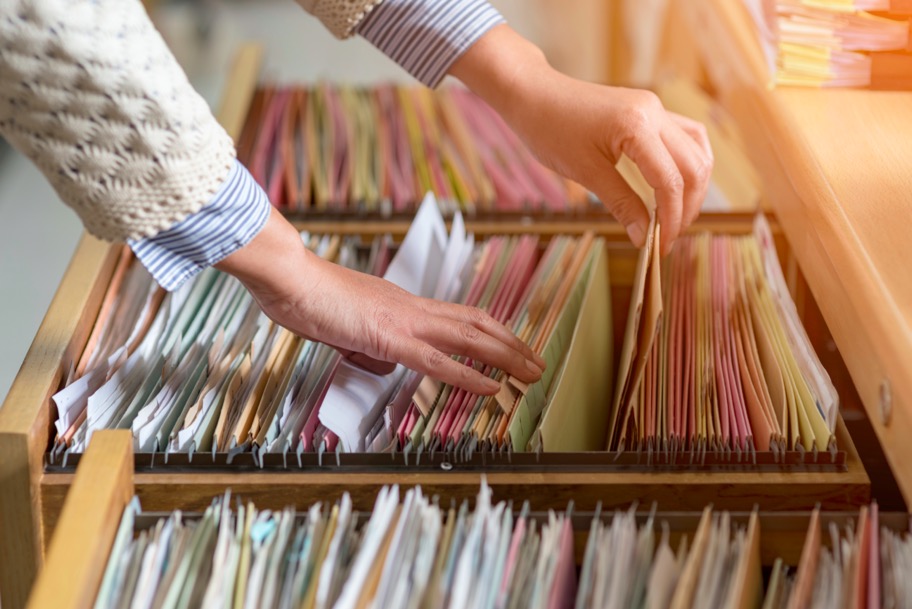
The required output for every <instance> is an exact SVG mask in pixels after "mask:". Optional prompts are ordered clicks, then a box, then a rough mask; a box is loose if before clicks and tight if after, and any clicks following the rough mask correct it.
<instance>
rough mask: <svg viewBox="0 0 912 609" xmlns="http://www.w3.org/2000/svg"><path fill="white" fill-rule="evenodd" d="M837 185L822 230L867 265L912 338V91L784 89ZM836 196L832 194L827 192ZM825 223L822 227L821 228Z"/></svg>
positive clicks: (788, 106) (825, 205)
mask: <svg viewBox="0 0 912 609" xmlns="http://www.w3.org/2000/svg"><path fill="white" fill-rule="evenodd" d="M773 95H774V96H775V97H776V98H777V99H778V100H779V101H780V102H781V106H782V107H783V108H784V109H785V110H786V111H787V112H788V114H789V115H790V116H791V118H792V119H793V124H794V125H799V126H800V129H801V136H802V139H803V140H804V141H805V143H806V145H807V146H808V147H809V148H810V151H811V152H812V153H813V154H812V158H813V159H814V160H815V162H816V163H817V164H818V165H819V169H820V172H821V174H822V176H823V177H824V178H825V180H826V183H827V185H828V187H829V189H830V190H831V192H830V193H821V198H820V202H821V205H820V206H819V209H817V210H816V212H817V213H819V214H821V215H822V216H828V217H826V218H821V219H822V220H826V221H825V222H821V223H816V225H815V229H816V230H826V227H828V226H829V227H834V230H841V229H843V228H844V229H846V233H845V234H840V235H837V236H838V237H839V239H838V240H832V241H830V243H839V244H840V245H841V246H842V247H844V248H846V249H847V250H850V251H851V252H852V253H853V255H855V256H857V257H859V258H863V259H864V258H866V259H867V260H861V261H860V262H862V263H863V264H865V266H867V267H868V268H869V269H870V270H871V273H872V274H873V276H872V278H871V279H872V282H873V285H874V286H876V289H877V292H876V293H875V294H871V295H870V296H872V297H877V298H881V299H882V303H883V305H884V306H891V307H893V308H894V311H893V313H894V315H893V317H894V319H896V320H901V323H902V324H903V327H902V328H901V329H900V328H897V329H896V330H897V331H900V330H901V331H903V332H904V333H905V334H906V335H907V336H909V340H910V342H912V270H910V265H912V239H910V238H909V233H910V227H912V93H910V92H891V91H853V90H815V89H787V88H781V89H777V90H776V91H775V92H774V93H773ZM827 195H829V196H827ZM821 227H822V228H821Z"/></svg>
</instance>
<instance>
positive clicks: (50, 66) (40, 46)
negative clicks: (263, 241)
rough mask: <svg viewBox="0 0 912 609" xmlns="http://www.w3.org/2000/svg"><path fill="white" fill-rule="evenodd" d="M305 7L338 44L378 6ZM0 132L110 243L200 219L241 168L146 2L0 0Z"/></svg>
mask: <svg viewBox="0 0 912 609" xmlns="http://www.w3.org/2000/svg"><path fill="white" fill-rule="evenodd" d="M299 2H300V3H301V4H302V5H303V6H304V8H305V9H307V10H308V11H309V12H311V13H313V14H316V15H318V16H320V17H321V19H322V20H323V22H324V23H325V24H326V25H327V27H328V28H330V30H331V31H332V32H333V33H334V34H335V35H337V36H339V37H345V36H348V35H351V33H352V31H353V30H354V28H355V26H356V25H357V24H358V22H359V21H360V20H361V19H362V18H363V17H364V15H366V14H367V12H369V11H370V9H371V8H372V7H373V6H374V5H375V4H377V0H299ZM0 134H2V135H3V136H4V137H5V138H7V140H9V142H10V143H11V144H12V145H13V146H15V147H16V148H17V149H19V150H20V151H21V152H23V153H24V154H25V155H27V156H28V157H30V158H31V159H32V160H33V161H34V162H35V164H36V165H38V167H39V168H40V169H41V170H42V172H43V173H44V175H45V176H46V177H47V178H48V180H49V181H50V182H51V184H53V186H54V188H55V189H56V191H57V193H58V194H59V196H60V198H61V199H63V201H64V202H65V203H66V204H67V205H69V206H70V207H72V208H73V209H74V210H75V211H76V213H77V214H78V215H79V217H80V218H81V219H82V222H83V224H85V227H86V229H87V230H88V231H89V232H90V233H92V234H93V235H96V236H97V237H100V238H102V239H107V240H124V239H138V238H143V237H149V236H152V235H154V234H156V233H158V232H160V231H162V230H164V229H166V228H168V227H170V226H172V225H173V224H175V223H177V222H179V221H181V220H182V219H184V218H185V217H187V216H188V215H190V214H192V213H194V212H196V211H198V210H199V209H200V208H201V207H202V206H203V205H205V204H206V203H207V202H208V201H209V200H210V199H211V197H212V196H213V195H214V194H215V192H216V190H217V189H218V187H219V186H220V185H221V183H222V182H223V181H224V180H225V178H226V177H227V175H228V171H229V169H230V168H231V165H232V163H233V159H234V145H233V143H232V141H231V138H229V137H228V135H227V134H226V133H225V131H224V130H223V129H222V128H221V127H220V126H219V124H218V123H217V122H216V120H215V118H213V116H212V113H211V112H210V111H209V108H208V106H207V105H206V102H205V101H204V100H203V99H202V98H201V97H200V96H199V95H198V94H197V93H196V91H194V90H193V87H191V86H190V83H189V82H188V81H187V77H186V75H185V74H184V72H183V70H182V69H181V68H180V66H179V65H178V63H177V61H176V60H175V59H174V57H173V55H172V54H171V52H170V51H169V50H168V48H167V46H166V45H165V43H164V41H163V40H162V38H161V36H160V35H159V34H158V32H157V31H156V30H155V28H154V27H153V26H152V23H151V22H150V21H149V18H148V16H147V15H146V12H145V10H144V8H143V6H142V4H141V3H140V2H139V0H0Z"/></svg>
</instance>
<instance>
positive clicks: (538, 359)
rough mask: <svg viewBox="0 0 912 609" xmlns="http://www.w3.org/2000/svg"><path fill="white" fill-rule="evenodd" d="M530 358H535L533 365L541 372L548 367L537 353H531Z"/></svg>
mask: <svg viewBox="0 0 912 609" xmlns="http://www.w3.org/2000/svg"><path fill="white" fill-rule="evenodd" d="M532 357H533V358H535V359H534V360H533V361H534V362H535V365H536V366H538V367H539V368H541V369H542V370H544V369H545V368H547V367H548V362H546V361H545V358H543V357H542V356H541V355H539V354H538V353H533V354H532Z"/></svg>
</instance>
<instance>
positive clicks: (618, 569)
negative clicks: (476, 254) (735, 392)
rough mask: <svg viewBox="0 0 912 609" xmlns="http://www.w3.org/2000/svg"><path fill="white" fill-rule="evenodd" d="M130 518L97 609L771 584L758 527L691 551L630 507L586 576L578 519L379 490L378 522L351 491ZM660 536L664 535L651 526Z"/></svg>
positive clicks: (714, 530) (481, 604)
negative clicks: (327, 498) (304, 505)
mask: <svg viewBox="0 0 912 609" xmlns="http://www.w3.org/2000/svg"><path fill="white" fill-rule="evenodd" d="M137 512H138V502H137V501H134V502H133V503H132V504H131V505H130V506H128V508H127V510H126V511H125V513H124V516H123V518H122V520H121V524H120V528H119V530H118V533H117V535H116V538H115V541H114V546H113V548H112V550H111V554H110V556H109V559H108V562H107V567H106V570H105V573H104V576H103V579H102V583H101V586H100V590H99V593H98V596H97V599H96V604H95V607H96V608H98V609H102V608H107V607H127V606H132V607H155V608H158V607H203V608H209V607H212V608H218V609H221V608H223V607H269V608H273V607H276V608H286V607H289V608H290V607H294V608H298V607H301V608H305V609H311V608H324V607H325V608H329V607H333V608H337V609H344V608H355V607H375V608H378V609H379V608H383V609H392V608H396V607H403V608H412V607H453V608H472V609H484V608H491V609H494V608H504V609H506V608H514V607H515V608H527V607H528V608H541V609H571V608H573V607H576V608H579V609H588V608H590V607H591V608H593V609H596V608H598V609H600V608H602V607H617V608H618V609H626V608H627V607H648V608H650V609H663V608H667V607H673V608H677V607H681V608H690V607H699V608H702V607H706V608H712V609H715V608H728V607H732V608H735V607H745V606H751V605H752V604H756V602H757V601H759V599H760V596H761V593H762V587H761V577H760V556H759V534H760V531H759V522H758V519H757V515H756V513H754V514H753V515H752V516H751V518H750V521H749V524H748V526H747V528H746V529H743V528H739V527H736V526H733V525H732V523H731V522H730V519H729V516H728V514H726V513H720V514H713V513H712V510H711V509H709V508H708V509H707V510H706V511H705V512H704V514H703V517H702V519H701V520H700V524H699V527H698V529H697V531H696V533H695V534H694V536H693V541H692V543H691V544H690V545H689V546H688V540H687V537H686V536H685V537H683V538H682V539H681V541H680V544H679V545H678V547H677V549H676V550H673V549H672V548H671V546H670V539H669V531H668V527H667V526H666V525H664V523H661V522H658V519H657V518H655V517H654V516H653V517H650V518H648V519H647V520H646V522H645V523H643V524H640V525H638V524H637V519H636V515H635V513H634V511H633V510H630V511H627V512H616V513H615V514H614V515H613V516H607V517H602V516H601V515H599V514H596V516H595V518H594V519H593V520H592V523H591V527H590V533H589V538H588V542H587V544H586V547H585V554H584V558H583V563H582V568H581V570H580V571H579V576H578V575H577V573H578V569H577V563H576V553H575V551H574V533H575V531H574V528H573V525H572V522H571V515H570V510H569V509H568V511H567V513H565V514H561V513H555V512H549V513H548V514H546V515H532V514H530V513H529V509H528V505H524V506H523V507H522V509H521V510H520V511H518V512H514V511H513V510H512V508H511V506H510V505H509V504H507V503H505V502H500V503H496V504H495V503H493V502H492V499H491V491H490V489H489V488H488V487H487V486H486V485H485V484H484V483H483V484H482V488H481V491H480V492H479V495H478V499H477V501H476V503H475V507H474V509H473V508H470V507H469V506H468V504H467V503H463V504H461V505H460V506H459V507H458V508H457V507H456V506H452V507H449V508H447V507H444V506H440V505H439V504H438V503H437V501H436V499H434V500H432V499H430V498H428V497H426V496H425V495H423V494H422V492H421V489H420V488H413V489H411V490H409V491H407V492H406V493H405V496H404V498H402V499H401V500H400V493H399V489H398V487H395V486H394V487H385V488H383V489H382V490H381V491H380V493H379V495H378V497H377V500H376V503H375V504H374V509H373V511H372V512H371V513H369V514H364V515H362V514H359V513H357V512H355V511H353V509H352V503H351V500H350V498H349V496H348V495H347V494H346V495H344V496H343V498H342V499H341V500H340V501H339V502H337V503H335V504H333V505H328V504H316V505H314V506H312V507H310V509H307V510H306V511H304V512H301V513H297V512H295V510H294V509H292V508H287V509H285V510H282V511H281V512H279V511H276V512H272V511H268V510H266V511H261V510H257V509H256V508H255V507H254V506H253V505H251V504H247V505H244V504H239V505H238V506H237V509H236V510H234V509H232V507H231V502H230V497H229V496H227V495H226V496H225V497H224V498H221V499H218V500H216V501H214V502H213V503H212V505H211V506H210V507H209V508H208V509H207V510H206V512H205V513H204V514H203V515H202V517H201V518H199V519H192V518H186V517H184V516H182V515H181V514H180V512H175V513H173V514H171V515H170V516H169V517H166V518H162V519H160V520H159V521H158V522H157V523H156V524H155V525H154V526H152V527H150V528H147V529H143V530H140V531H139V532H138V534H137V533H136V532H135V530H134V529H135V524H136V515H137ZM657 526H659V527H661V532H660V533H659V535H658V536H657V535H656V532H655V530H654V529H655V527H657Z"/></svg>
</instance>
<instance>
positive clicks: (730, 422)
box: [608, 215, 839, 456]
mask: <svg viewBox="0 0 912 609" xmlns="http://www.w3.org/2000/svg"><path fill="white" fill-rule="evenodd" d="M658 242H659V229H658V227H657V226H655V225H653V227H652V230H651V231H650V234H649V235H648V240H647V245H646V247H644V248H643V250H642V251H641V253H640V259H639V261H638V266H637V274H636V277H635V279H634V286H633V297H632V299H631V304H630V312H629V315H628V318H627V328H626V333H625V337H624V345H623V350H622V352H621V356H620V367H619V370H618V381H617V384H616V390H615V395H614V401H613V404H612V409H611V419H610V429H609V434H608V449H609V450H615V451H619V452H620V451H624V450H636V451H646V452H648V453H649V454H650V455H653V454H657V455H662V454H664V455H674V454H676V453H680V452H685V453H690V454H691V455H696V456H700V455H704V454H705V453H707V452H715V453H723V454H733V453H734V454H738V455H743V454H745V453H748V454H751V453H754V452H755V451H763V452H766V451H772V452H774V453H781V452H782V451H786V450H799V451H814V452H816V451H824V450H828V449H831V448H832V447H833V442H834V435H833V432H834V429H835V425H836V419H837V415H838V405H839V401H838V396H837V394H836V391H835V388H834V387H833V385H832V383H831V382H830V379H829V376H828V375H827V373H826V371H825V370H824V368H823V367H822V365H821V364H820V361H819V360H818V358H817V356H816V354H815V353H814V350H813V348H812V347H811V345H810V341H809V339H808V337H807V335H806V334H805V332H804V328H803V326H802V325H801V320H800V318H799V316H798V313H797V310H796V308H795V305H794V302H793V301H792V299H791V297H790V295H789V291H788V288H787V286H786V283H785V279H784V276H783V274H782V269H781V267H780V266H779V260H778V257H777V255H776V250H775V247H774V245H773V239H772V234H771V232H770V228H769V226H768V224H767V223H766V221H765V219H764V218H763V216H759V215H758V216H757V218H756V221H755V223H754V233H753V234H752V235H748V236H742V237H735V236H727V235H710V234H700V235H694V236H686V237H684V238H681V239H679V240H678V242H677V243H676V244H675V248H674V251H673V252H672V254H671V255H670V256H669V257H668V258H666V259H665V260H663V261H661V262H662V264H661V265H660V260H659V250H658V247H659V246H658Z"/></svg>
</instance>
